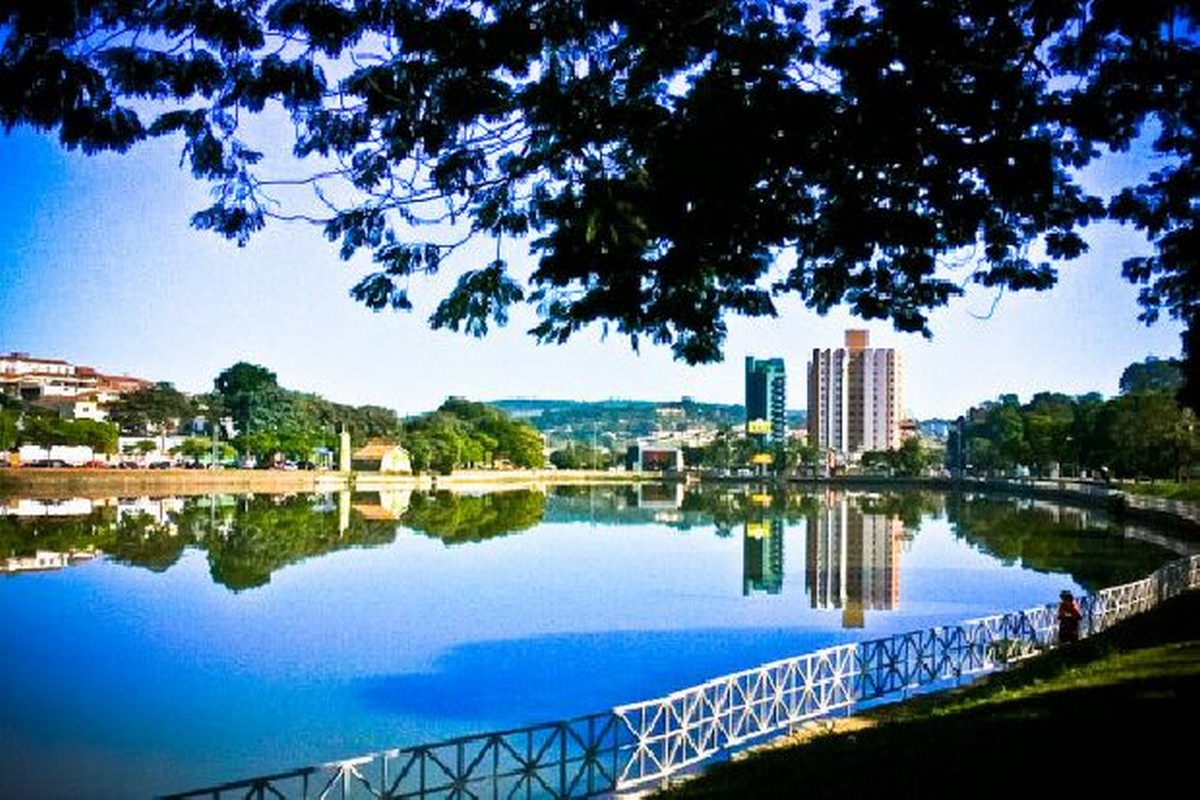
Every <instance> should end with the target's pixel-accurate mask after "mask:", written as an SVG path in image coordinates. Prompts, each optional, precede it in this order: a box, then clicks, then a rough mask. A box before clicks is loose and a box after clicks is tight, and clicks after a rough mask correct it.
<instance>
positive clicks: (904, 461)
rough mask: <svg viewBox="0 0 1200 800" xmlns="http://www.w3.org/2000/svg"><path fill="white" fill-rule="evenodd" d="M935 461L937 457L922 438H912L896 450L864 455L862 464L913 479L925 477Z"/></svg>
mask: <svg viewBox="0 0 1200 800" xmlns="http://www.w3.org/2000/svg"><path fill="white" fill-rule="evenodd" d="M934 461H935V456H934V455H933V454H932V453H930V452H929V451H928V450H927V449H926V447H925V445H924V444H922V442H921V440H920V438H919V437H916V436H912V437H909V438H907V439H905V440H904V441H903V442H902V443H901V445H900V447H898V448H896V449H895V450H881V451H873V452H869V453H864V454H863V459H862V464H863V466H864V467H882V468H884V469H886V470H887V471H888V473H889V474H890V475H894V476H897V477H906V478H913V477H918V476H921V475H924V474H925V472H926V470H927V469H928V468H929V467H931V466H933V464H934Z"/></svg>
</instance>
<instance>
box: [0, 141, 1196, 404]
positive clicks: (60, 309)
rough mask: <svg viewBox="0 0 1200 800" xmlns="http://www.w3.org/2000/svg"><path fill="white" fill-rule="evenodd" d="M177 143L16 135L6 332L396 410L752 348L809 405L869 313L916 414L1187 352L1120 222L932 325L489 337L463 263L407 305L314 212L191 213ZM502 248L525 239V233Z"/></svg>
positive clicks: (705, 398)
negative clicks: (227, 223) (374, 288)
mask: <svg viewBox="0 0 1200 800" xmlns="http://www.w3.org/2000/svg"><path fill="white" fill-rule="evenodd" d="M178 156H179V154H178V147H177V144H176V143H171V142H153V143H149V144H146V145H144V146H140V147H137V148H135V150H134V151H133V152H132V153H130V154H125V155H115V154H100V155H97V156H91V157H88V156H84V155H82V154H79V153H72V152H68V151H64V150H63V149H62V148H60V147H59V145H58V144H57V142H55V141H54V140H53V139H51V138H49V137H46V136H42V135H39V134H36V133H34V132H31V131H29V130H25V129H17V130H14V131H13V132H11V133H10V134H7V135H0V170H3V172H4V174H5V175H6V176H7V179H6V181H5V182H4V184H3V186H0V213H2V214H3V219H4V220H5V222H4V225H3V227H2V228H0V237H2V241H3V249H2V250H0V252H3V253H4V256H3V262H2V263H0V285H3V286H4V290H3V292H2V293H0V351H4V352H12V351H20V352H28V353H30V354H31V355H34V356H39V357H47V358H61V359H64V360H67V361H71V362H73V363H79V364H86V365H88V366H92V367H94V368H96V369H98V370H101V371H104V372H113V373H116V374H131V375H136V376H138V377H144V378H147V379H150V380H155V381H167V382H170V383H172V384H174V385H175V386H176V387H177V388H179V389H180V390H182V391H186V392H191V393H197V392H204V391H209V390H210V389H211V386H212V380H213V378H215V377H216V375H217V374H219V373H220V372H221V371H222V370H224V369H226V368H228V367H229V366H232V365H233V364H235V363H237V362H239V361H246V362H249V363H254V364H259V365H261V366H264V367H266V368H267V369H270V370H271V371H273V372H275V373H276V375H277V376H278V379H279V383H280V385H282V386H284V387H286V388H288V389H293V390H297V391H304V392H312V393H315V394H319V395H321V396H323V397H325V398H327V399H329V400H332V401H335V402H340V403H346V404H351V405H368V404H370V405H380V406H384V407H387V408H392V409H395V410H396V411H398V412H399V413H401V414H414V413H421V412H423V411H428V410H432V409H434V408H436V407H437V406H439V405H440V404H441V402H442V401H443V400H444V399H445V398H446V397H449V396H452V395H458V396H463V397H467V398H469V399H472V400H478V401H489V400H500V399H512V398H521V397H530V398H543V399H562V400H582V401H599V400H606V399H631V400H650V401H659V402H666V401H672V400H678V399H679V398H680V397H682V396H692V397H694V398H696V399H697V400H699V401H702V402H712V403H727V404H740V403H741V402H742V401H743V399H744V398H743V390H744V374H743V367H742V365H743V359H744V358H745V357H755V358H782V359H783V360H784V361H785V363H788V364H789V369H788V372H789V376H788V383H789V386H788V394H789V396H790V397H792V398H794V400H793V403H792V404H791V405H792V406H794V407H800V406H801V403H802V402H803V401H800V398H804V397H805V394H806V392H805V390H804V377H803V376H804V372H805V367H806V365H807V360H808V354H810V353H811V352H812V350H813V349H814V348H826V347H832V346H837V344H838V343H839V342H840V341H841V338H842V335H843V331H844V330H845V329H847V328H861V329H866V330H868V331H869V332H870V336H871V340H872V343H873V344H874V345H875V346H877V347H890V348H895V349H897V350H898V351H900V352H901V353H902V354H903V356H904V360H905V387H906V403H905V412H906V415H909V416H912V417H915V418H918V419H929V418H937V417H942V418H948V417H954V416H957V415H958V414H960V413H962V412H963V411H965V410H966V409H967V408H969V407H971V406H972V405H977V404H979V403H981V402H985V401H988V400H992V399H995V398H996V397H998V396H999V395H1000V394H1005V393H1012V394H1016V395H1018V396H1019V397H1020V398H1021V399H1022V400H1027V399H1029V398H1030V397H1031V396H1032V395H1033V394H1035V393H1037V392H1039V391H1054V392H1063V393H1065V394H1069V395H1078V394H1083V393H1086V392H1090V391H1096V392H1100V393H1101V394H1103V395H1105V396H1111V395H1114V394H1116V392H1117V383H1118V380H1119V378H1120V375H1121V372H1122V370H1123V369H1124V368H1125V367H1127V366H1128V365H1129V364H1131V363H1136V362H1139V361H1141V360H1143V359H1145V358H1147V357H1150V356H1154V357H1160V358H1170V357H1177V356H1178V355H1179V332H1180V330H1181V328H1180V325H1179V324H1178V323H1177V322H1175V321H1172V320H1167V319H1164V320H1162V321H1160V322H1159V323H1157V324H1156V325H1154V326H1152V327H1147V326H1145V325H1143V324H1142V323H1140V322H1138V321H1137V315H1138V312H1139V307H1138V305H1137V302H1136V298H1137V288H1136V287H1134V286H1132V285H1130V284H1128V283H1127V282H1125V281H1124V280H1123V279H1122V278H1121V277H1120V266H1119V265H1120V262H1121V261H1122V260H1123V259H1124V258H1126V257H1127V256H1129V255H1131V254H1133V253H1135V252H1139V251H1141V250H1144V249H1145V246H1144V244H1142V243H1141V239H1140V237H1139V236H1138V234H1137V233H1136V232H1134V231H1129V230H1121V229H1118V228H1116V227H1115V226H1111V225H1108V224H1105V225H1101V226H1096V227H1097V230H1095V231H1089V240H1090V241H1091V242H1092V251H1091V252H1090V253H1089V254H1087V255H1085V256H1083V257H1081V258H1080V259H1077V260H1076V261H1075V262H1071V263H1068V264H1065V265H1062V266H1061V268H1060V285H1059V286H1057V287H1056V288H1054V289H1052V290H1050V291H1048V292H1043V293H1032V292H1026V293H1016V294H1009V295H1004V296H999V297H998V296H995V295H993V294H992V293H990V292H986V291H982V290H979V289H971V290H970V291H968V294H967V296H966V297H965V298H962V299H959V300H957V301H953V302H952V303H951V305H950V306H949V307H947V308H944V309H939V310H937V311H935V312H934V313H933V314H932V315H931V317H930V327H931V329H932V331H933V334H934V337H933V339H932V340H931V341H927V340H924V339H922V338H921V337H920V336H919V335H917V334H902V333H897V332H896V331H894V330H893V329H892V328H891V325H890V323H888V322H878V321H871V322H868V321H864V320H862V319H860V318H857V317H853V316H851V315H849V314H848V313H846V312H845V311H844V310H842V309H840V308H839V309H835V310H833V311H832V312H830V313H829V314H828V315H826V316H819V315H817V314H816V313H815V312H812V311H810V310H808V309H805V308H804V307H803V306H802V305H801V304H800V303H799V302H798V301H796V300H795V299H794V298H789V299H785V300H783V301H781V302H780V303H779V308H780V316H779V317H778V318H776V319H757V320H746V319H742V318H738V317H731V318H729V320H728V324H729V337H728V339H727V342H726V346H725V360H724V361H723V362H721V363H718V364H712V365H706V366H698V367H688V366H686V365H684V364H681V363H678V362H675V361H673V360H672V359H671V354H670V352H669V350H668V349H667V348H665V347H663V346H656V345H651V344H643V346H642V348H641V352H640V353H635V352H633V351H632V350H631V348H630V346H629V343H628V340H627V339H625V338H624V337H622V336H620V335H618V334H615V333H614V334H612V335H610V336H609V337H608V338H607V339H604V338H603V336H602V335H601V332H600V331H599V330H593V329H589V330H585V331H583V332H581V333H580V334H578V335H577V336H576V337H575V339H573V340H572V341H570V342H568V343H567V344H565V345H537V344H536V343H535V342H534V340H533V339H532V337H530V336H529V335H528V334H526V333H525V331H526V330H528V329H529V328H531V327H532V326H533V325H534V324H535V322H536V318H535V315H534V314H533V311H532V309H529V308H526V307H522V308H518V309H515V310H514V313H513V314H512V321H511V322H510V324H509V325H508V326H507V327H506V328H501V329H493V331H492V332H491V333H489V334H488V336H487V337H485V338H483V339H474V338H470V337H467V336H464V335H462V334H458V333H453V332H448V331H431V330H429V328H428V327H427V325H426V322H425V319H426V317H427V316H428V314H429V313H430V312H431V311H432V309H433V307H434V305H436V300H437V299H439V298H440V297H441V296H442V294H443V293H444V292H445V291H446V289H447V288H448V286H449V285H450V281H451V280H452V279H453V276H452V275H450V274H447V275H439V276H434V277H433V278H430V279H428V280H424V279H419V280H414V282H413V297H414V301H415V305H416V309H415V311H414V312H412V313H408V314H395V313H391V312H383V313H372V312H370V311H369V310H367V309H366V308H365V307H363V306H361V305H359V304H358V303H356V302H355V301H353V300H352V299H350V297H349V296H348V291H349V287H350V286H352V285H353V284H354V283H355V282H356V280H357V279H358V277H359V276H360V275H361V274H362V272H364V271H365V270H366V269H367V265H365V264H364V263H362V262H358V261H356V262H353V263H351V264H350V265H347V264H345V263H343V262H341V261H340V260H339V259H338V257H337V252H336V247H335V246H334V245H332V244H330V243H329V242H327V241H325V240H324V239H323V238H322V237H321V235H320V233H319V231H318V230H317V229H313V228H308V227H302V226H295V225H293V226H289V225H283V224H279V225H271V226H268V229H267V230H265V231H264V232H263V233H262V234H261V235H260V236H259V237H258V238H256V239H254V240H252V241H251V242H250V243H249V245H248V246H246V247H245V248H238V247H236V246H235V245H234V244H232V243H230V242H226V241H224V240H221V239H220V238H219V237H217V236H215V235H213V234H211V233H205V232H200V231H195V230H193V229H191V228H190V227H189V224H188V218H189V216H190V214H191V213H192V212H194V211H196V210H197V209H199V208H202V207H204V206H205V205H207V203H208V198H207V189H206V187H205V186H203V185H202V184H199V183H197V182H195V181H194V180H193V179H192V178H191V177H190V175H188V174H187V172H186V170H184V169H180V167H179V158H178ZM1146 166H1147V165H1146V162H1144V161H1139V160H1138V158H1137V156H1136V153H1131V154H1129V155H1128V156H1127V157H1125V158H1124V159H1122V160H1113V159H1109V160H1108V161H1106V162H1105V165H1104V166H1103V167H1097V168H1095V172H1094V175H1093V178H1094V180H1095V181H1097V182H1098V184H1099V185H1100V188H1103V185H1105V184H1107V183H1109V182H1110V181H1109V178H1110V177H1111V178H1113V179H1114V180H1121V179H1125V178H1127V177H1128V173H1129V170H1132V169H1143V170H1144V169H1145V168H1146ZM1106 171H1107V172H1106ZM1109 172H1111V173H1112V174H1111V175H1109V174H1108V173H1109ZM1117 173H1121V174H1117ZM487 246H488V247H494V243H492V244H488V245H487ZM505 248H506V250H507V251H508V252H506V256H507V257H509V258H510V259H513V260H520V258H521V256H522V254H523V253H524V250H525V244H524V243H521V242H513V243H509V244H506V245H505ZM798 401H799V402H798Z"/></svg>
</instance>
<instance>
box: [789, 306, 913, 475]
mask: <svg viewBox="0 0 1200 800" xmlns="http://www.w3.org/2000/svg"><path fill="white" fill-rule="evenodd" d="M902 388H903V380H902V375H901V358H900V353H899V352H897V351H896V350H894V349H892V348H890V347H889V348H872V347H871V346H870V338H869V334H868V332H867V331H864V330H848V331H846V340H845V346H844V347H839V348H837V349H825V350H822V349H820V348H816V349H814V350H813V354H812V361H810V362H809V364H808V441H809V443H811V444H813V445H816V446H817V447H819V448H820V449H822V450H832V451H835V452H837V453H840V454H843V455H855V454H860V453H865V452H867V451H870V450H893V449H896V448H899V447H900V422H901V419H902V409H903V403H902V400H903V392H902Z"/></svg>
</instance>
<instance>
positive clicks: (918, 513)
mask: <svg viewBox="0 0 1200 800" xmlns="http://www.w3.org/2000/svg"><path fill="white" fill-rule="evenodd" d="M943 497H944V496H943V495H938V494H934V493H933V492H916V491H906V492H884V493H882V494H868V495H862V496H860V497H859V498H858V507H859V508H860V509H862V512H863V513H864V514H881V515H883V516H885V517H899V519H900V522H902V523H903V524H904V530H905V531H906V532H907V533H908V534H909V535H912V534H915V533H916V532H917V530H918V529H919V528H920V527H921V520H922V519H925V518H927V517H937V516H940V515H941V513H942V510H943V508H944V507H945V501H944V499H943Z"/></svg>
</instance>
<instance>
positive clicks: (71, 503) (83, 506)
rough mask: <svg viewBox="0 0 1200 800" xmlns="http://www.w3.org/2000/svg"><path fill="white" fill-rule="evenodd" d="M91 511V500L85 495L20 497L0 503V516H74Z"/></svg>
mask: <svg viewBox="0 0 1200 800" xmlns="http://www.w3.org/2000/svg"><path fill="white" fill-rule="evenodd" d="M90 513H92V501H91V500H89V499H87V498H86V497H64V498H56V499H53V500H36V499H33V498H29V497H21V498H14V499H10V500H7V501H5V502H3V503H0V517H74V516H85V515H87V514H90Z"/></svg>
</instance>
